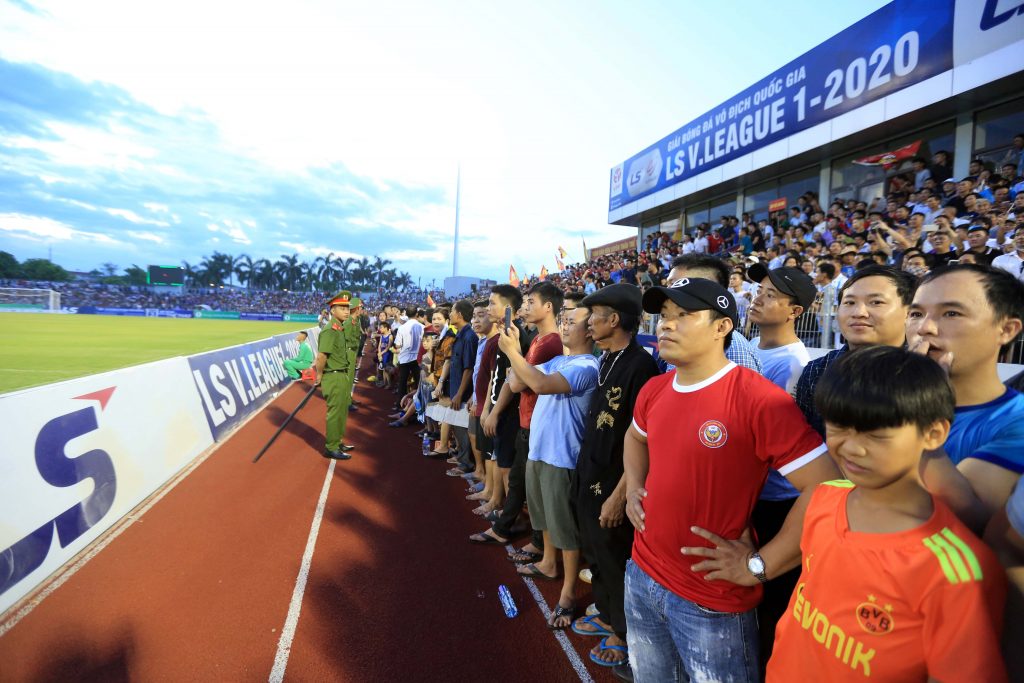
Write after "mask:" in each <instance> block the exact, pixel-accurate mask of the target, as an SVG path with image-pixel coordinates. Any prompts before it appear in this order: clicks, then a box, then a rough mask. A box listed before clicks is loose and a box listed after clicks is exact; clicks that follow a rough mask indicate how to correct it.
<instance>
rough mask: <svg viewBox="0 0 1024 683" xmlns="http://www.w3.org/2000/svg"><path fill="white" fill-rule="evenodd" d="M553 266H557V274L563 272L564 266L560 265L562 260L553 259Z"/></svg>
mask: <svg viewBox="0 0 1024 683" xmlns="http://www.w3.org/2000/svg"><path fill="white" fill-rule="evenodd" d="M555 264H556V265H557V266H558V272H560V273H561V272H562V271H564V270H565V264H564V263H562V259H560V258H556V259H555Z"/></svg>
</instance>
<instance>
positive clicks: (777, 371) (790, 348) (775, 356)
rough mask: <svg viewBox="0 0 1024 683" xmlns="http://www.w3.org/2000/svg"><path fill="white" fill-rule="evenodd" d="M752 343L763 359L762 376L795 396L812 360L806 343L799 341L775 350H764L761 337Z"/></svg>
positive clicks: (752, 340) (751, 341) (754, 339)
mask: <svg viewBox="0 0 1024 683" xmlns="http://www.w3.org/2000/svg"><path fill="white" fill-rule="evenodd" d="M750 343H751V344H752V345H753V346H754V348H755V349H757V356H758V358H760V359H761V374H762V375H764V376H765V378H766V379H769V380H771V381H772V383H774V384H776V385H777V386H779V387H781V388H783V389H785V390H786V391H787V392H788V393H789V394H790V395H793V394H795V393H796V381H797V380H798V379H800V373H801V372H802V371H803V369H804V366H805V365H807V364H808V363H809V362H810V360H811V356H810V354H808V353H807V347H806V346H804V343H803V342H801V341H798V342H793V343H792V344H786V345H785V346H778V347H776V348H774V349H762V348H761V337H755V338H753V339H751V340H750Z"/></svg>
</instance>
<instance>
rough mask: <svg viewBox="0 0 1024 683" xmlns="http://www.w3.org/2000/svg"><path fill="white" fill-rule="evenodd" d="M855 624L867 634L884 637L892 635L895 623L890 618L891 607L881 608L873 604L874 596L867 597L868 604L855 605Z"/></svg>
mask: <svg viewBox="0 0 1024 683" xmlns="http://www.w3.org/2000/svg"><path fill="white" fill-rule="evenodd" d="M857 623H858V624H860V627H861V628H862V629H864V630H865V631H867V632H868V633H873V634H875V635H876V636H884V635H885V634H887V633H892V631H893V629H894V628H896V622H895V620H894V619H893V618H892V605H885V607H882V606H880V605H878V604H876V603H875V596H873V595H869V596H868V602H862V603H860V604H859V605H857Z"/></svg>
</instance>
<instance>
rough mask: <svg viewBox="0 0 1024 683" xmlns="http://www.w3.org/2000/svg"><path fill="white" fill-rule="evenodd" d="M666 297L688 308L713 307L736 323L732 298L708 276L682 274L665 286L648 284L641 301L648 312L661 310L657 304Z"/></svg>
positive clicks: (692, 309) (707, 309)
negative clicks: (681, 276)
mask: <svg viewBox="0 0 1024 683" xmlns="http://www.w3.org/2000/svg"><path fill="white" fill-rule="evenodd" d="M666 299H668V300H669V301H672V302H673V303H674V304H676V305H677V306H679V307H681V308H685V309H686V310H688V311H717V312H718V313H721V314H722V315H724V316H725V317H726V318H728V319H729V320H731V321H732V326H733V328H734V329H735V328H736V327H738V326H739V315H738V313H737V312H736V300H735V299H733V298H732V294H730V293H729V290H727V289H726V288H725V287H723V286H722V285H720V284H718V283H717V282H714V281H712V280H706V279H704V278H696V277H684V278H680V279H679V280H676V281H675V282H673V283H672V284H670V285H669V286H668V287H652V288H650V289H648V290H647V291H646V292H644V298H643V305H644V310H645V311H647V312H648V313H661V305H662V304H663V303H665V300H666Z"/></svg>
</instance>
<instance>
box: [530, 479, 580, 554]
mask: <svg viewBox="0 0 1024 683" xmlns="http://www.w3.org/2000/svg"><path fill="white" fill-rule="evenodd" d="M571 475H572V470H570V469H566V468H564V467H555V466H554V465H549V464H547V463H546V462H541V461H540V460H528V461H527V462H526V504H527V505H528V506H529V508H530V524H531V526H533V528H534V529H536V530H537V531H547V532H548V535H549V536H550V537H551V543H552V545H554V546H555V547H556V548H558V549H559V550H579V548H580V534H579V530H578V529H577V528H576V518H575V517H573V514H572V507H571V506H570V503H569V493H570V490H571V484H570V477H571Z"/></svg>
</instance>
